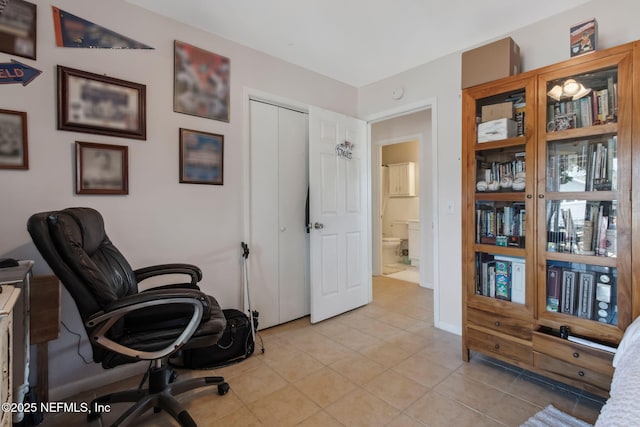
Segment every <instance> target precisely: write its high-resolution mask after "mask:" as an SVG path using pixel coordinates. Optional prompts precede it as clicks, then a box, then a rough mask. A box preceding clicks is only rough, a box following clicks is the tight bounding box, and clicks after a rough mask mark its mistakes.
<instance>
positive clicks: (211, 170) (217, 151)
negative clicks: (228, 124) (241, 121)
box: [180, 128, 224, 185]
mask: <svg viewBox="0 0 640 427" xmlns="http://www.w3.org/2000/svg"><path fill="white" fill-rule="evenodd" d="M223 165H224V136H223V135H218V134H215V133H207V132H199V131H196V130H190V129H182V128H181V129H180V182H181V183H188V184H210V185H222V183H223Z"/></svg>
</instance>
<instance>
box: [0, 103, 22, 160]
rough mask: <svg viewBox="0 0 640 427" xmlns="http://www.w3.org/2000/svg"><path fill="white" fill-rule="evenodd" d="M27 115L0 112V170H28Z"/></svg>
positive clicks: (5, 111) (15, 112)
mask: <svg viewBox="0 0 640 427" xmlns="http://www.w3.org/2000/svg"><path fill="white" fill-rule="evenodd" d="M27 145H28V143H27V113H25V112H22V111H11V110H0V169H29V150H28V147H27Z"/></svg>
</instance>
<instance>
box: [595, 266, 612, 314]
mask: <svg viewBox="0 0 640 427" xmlns="http://www.w3.org/2000/svg"><path fill="white" fill-rule="evenodd" d="M615 302H616V291H615V285H614V277H613V275H612V274H609V273H597V274H596V291H595V304H596V306H595V313H594V314H595V317H594V318H595V319H596V320H598V322H602V323H610V324H611V323H613V322H614V320H615V315H616V303H615Z"/></svg>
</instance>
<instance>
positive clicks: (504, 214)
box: [462, 42, 640, 396]
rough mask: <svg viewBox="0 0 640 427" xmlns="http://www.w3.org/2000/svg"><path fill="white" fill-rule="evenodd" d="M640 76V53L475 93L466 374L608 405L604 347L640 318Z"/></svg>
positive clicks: (611, 54)
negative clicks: (533, 380) (474, 369)
mask: <svg viewBox="0 0 640 427" xmlns="http://www.w3.org/2000/svg"><path fill="white" fill-rule="evenodd" d="M639 68H640V43H639V42H633V43H628V44H625V45H622V46H618V47H615V48H611V49H608V50H604V51H598V52H593V53H591V54H586V55H583V56H579V57H575V58H572V59H570V60H568V61H564V62H561V63H558V64H555V65H551V66H547V67H544V68H540V69H537V70H532V71H529V72H526V73H522V74H519V75H516V76H512V77H508V78H505V79H501V80H498V81H494V82H490V83H486V84H482V85H479V86H475V87H472V88H468V89H465V90H463V92H462V109H463V115H462V120H463V122H462V139H463V141H462V152H463V159H464V162H463V168H462V194H463V199H462V200H463V205H464V208H463V218H462V279H463V292H462V303H463V319H462V320H463V344H462V346H463V348H462V350H463V352H462V353H463V359H464V360H465V361H468V360H469V357H470V356H471V351H475V352H480V353H483V354H486V355H489V356H491V357H494V358H496V359H499V360H502V361H505V362H508V363H511V364H513V365H516V366H519V367H522V368H525V369H528V370H531V371H534V372H538V373H541V374H543V375H546V376H549V377H551V378H554V379H556V380H559V381H563V382H566V383H568V384H571V385H573V386H576V387H580V388H583V389H585V390H588V391H590V392H592V393H596V394H600V395H603V396H606V395H607V394H608V389H609V384H610V380H611V375H612V373H613V369H612V367H611V362H612V359H613V353H612V352H610V351H607V350H606V349H604V350H603V349H602V348H601V347H599V346H598V344H604V345H606V346H608V347H614V348H615V347H616V346H617V344H618V343H619V341H620V339H621V338H622V334H623V333H624V330H625V329H626V327H627V326H628V325H629V324H630V323H631V322H632V320H633V319H634V318H635V317H637V316H638V315H639V314H640V302H639V301H638V300H639V298H638V297H639V296H640V294H639V293H638V290H639V289H640V282H639V280H640V276H638V273H637V272H638V271H640V270H638V267H639V266H637V265H636V264H637V261H636V259H635V258H636V257H634V254H635V253H638V251H639V250H640V246H639V245H640V235H638V232H639V231H640V220H639V219H638V218H639V215H640V193H639V191H640V190H638V188H637V187H640V185H639V186H636V188H634V187H633V186H632V181H634V182H636V183H638V182H640V181H639V180H640V176H639V175H640V154H639V153H640V146H639V147H636V146H638V144H640V119H639V117H640V87H639V86H640V83H636V84H634V82H640V80H639V77H640V70H639ZM505 102H511V103H512V104H513V106H514V109H513V116H512V120H513V121H515V122H516V124H515V126H514V125H513V123H512V124H511V126H508V125H507V122H508V121H507V120H505V119H502V122H500V123H498V122H489V123H487V124H485V123H484V122H483V117H484V119H487V118H491V117H492V113H495V111H496V110H500V111H501V113H500V114H504V105H505V104H504V103H505ZM506 105H508V104H506ZM507 114H508V115H510V114H511V112H510V111H509V109H507ZM493 116H494V117H495V114H494V115H493ZM480 141H486V142H480ZM636 236H638V237H636ZM572 287H573V289H572ZM561 330H562V331H563V333H562V334H561ZM565 330H566V331H569V332H568V333H569V337H570V339H566V337H565V336H564V335H565V334H564V331H565ZM561 335H562V336H563V337H561ZM575 338H580V339H584V340H586V343H585V342H575V341H576V340H575Z"/></svg>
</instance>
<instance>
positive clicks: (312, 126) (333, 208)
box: [309, 107, 371, 323]
mask: <svg viewBox="0 0 640 427" xmlns="http://www.w3.org/2000/svg"><path fill="white" fill-rule="evenodd" d="M366 148H367V146H366V124H365V122H363V121H361V120H357V119H354V118H351V117H347V116H343V115H341V114H338V113H334V112H332V111H326V110H322V109H319V108H315V107H311V108H310V109H309V186H310V220H311V224H312V227H311V235H310V256H311V257H310V263H311V264H310V267H311V278H310V279H311V322H312V323H316V322H319V321H322V320H324V319H327V318H329V317H333V316H336V315H338V314H341V313H344V312H346V311H349V310H352V309H354V308H357V307H360V306H362V305H365V304H367V303H369V302H370V301H371V265H370V263H369V258H370V256H369V249H368V248H369V241H370V236H369V234H370V231H369V228H370V227H369V225H368V224H369V223H368V215H369V213H368V191H367V189H368V179H367V161H368V154H367V153H368V151H367V149H366Z"/></svg>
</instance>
